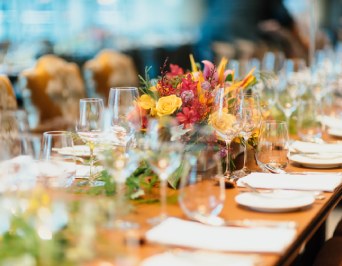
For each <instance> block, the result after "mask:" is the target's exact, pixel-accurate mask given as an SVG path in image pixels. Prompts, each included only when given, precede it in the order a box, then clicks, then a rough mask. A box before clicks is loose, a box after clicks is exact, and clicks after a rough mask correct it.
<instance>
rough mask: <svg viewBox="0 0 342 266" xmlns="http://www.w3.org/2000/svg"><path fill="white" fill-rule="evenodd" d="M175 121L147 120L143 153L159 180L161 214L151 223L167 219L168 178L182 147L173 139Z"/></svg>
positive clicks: (165, 118)
mask: <svg viewBox="0 0 342 266" xmlns="http://www.w3.org/2000/svg"><path fill="white" fill-rule="evenodd" d="M176 127H177V123H176V120H174V119H172V118H169V117H161V118H159V119H151V120H149V123H148V127H147V132H146V136H145V143H144V144H145V147H144V149H145V150H144V153H145V156H146V158H147V161H148V163H149V165H150V166H151V168H152V170H153V171H154V172H155V173H156V174H157V175H158V177H159V180H160V201H161V212H160V215H159V216H158V217H155V218H152V219H151V223H159V222H161V221H162V220H164V219H165V218H166V217H167V212H166V192H167V191H166V188H167V183H168V178H169V177H170V176H171V175H172V174H173V173H174V172H175V171H176V169H177V168H178V167H179V166H180V164H181V161H182V153H183V145H182V144H181V143H180V142H179V141H178V140H176V139H174V130H175V129H176Z"/></svg>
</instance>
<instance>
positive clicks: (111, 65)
mask: <svg viewBox="0 0 342 266" xmlns="http://www.w3.org/2000/svg"><path fill="white" fill-rule="evenodd" d="M83 73H84V79H85V83H86V90H87V95H88V97H101V98H103V99H104V100H105V102H107V101H108V96H109V91H110V88H111V87H127V86H130V87H132V86H133V87H135V86H137V85H138V73H137V71H136V67H135V65H134V62H133V59H132V58H131V57H130V56H128V55H126V54H124V53H120V52H117V51H114V50H110V49H104V50H101V51H100V52H99V53H98V54H97V55H96V56H95V57H94V58H93V59H90V60H88V61H87V62H86V63H85V64H84V68H83Z"/></svg>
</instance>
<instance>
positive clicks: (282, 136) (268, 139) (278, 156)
mask: <svg viewBox="0 0 342 266" xmlns="http://www.w3.org/2000/svg"><path fill="white" fill-rule="evenodd" d="M288 155H289V133H288V128H287V123H286V122H284V121H263V122H262V123H261V127H260V135H259V142H258V147H257V152H256V160H257V164H258V165H259V167H260V168H261V169H262V170H263V171H264V172H271V173H280V172H282V171H283V170H284V169H285V168H286V166H287V164H288Z"/></svg>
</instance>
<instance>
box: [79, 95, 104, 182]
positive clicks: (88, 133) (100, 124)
mask: <svg viewBox="0 0 342 266" xmlns="http://www.w3.org/2000/svg"><path fill="white" fill-rule="evenodd" d="M76 132H77V134H78V135H79V136H80V138H81V139H82V140H83V141H84V142H85V143H86V144H87V145H88V146H89V151H90V157H89V165H90V168H89V171H90V173H89V184H90V185H95V180H94V179H95V175H94V173H93V168H94V162H95V155H94V149H95V146H96V145H97V144H98V143H99V142H101V141H102V140H103V135H104V104H103V100H102V99H100V98H84V99H80V116H79V120H78V121H77V123H76Z"/></svg>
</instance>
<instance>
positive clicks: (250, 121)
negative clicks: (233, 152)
mask: <svg viewBox="0 0 342 266" xmlns="http://www.w3.org/2000/svg"><path fill="white" fill-rule="evenodd" d="M237 100H238V106H239V108H241V110H240V111H241V112H243V113H244V118H245V123H244V124H243V127H242V129H241V132H240V135H241V136H242V138H243V144H244V157H243V167H242V169H240V170H238V171H235V172H234V175H235V176H236V177H243V176H246V175H247V174H249V173H250V172H251V171H250V170H249V169H248V168H247V167H246V162H247V145H248V140H249V138H250V137H251V136H252V134H253V132H255V131H256V130H257V129H259V127H260V123H261V118H262V113H261V109H260V105H259V97H258V96H257V95H254V94H252V92H250V91H247V92H245V93H243V94H240V96H239V97H238V98H237Z"/></svg>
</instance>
